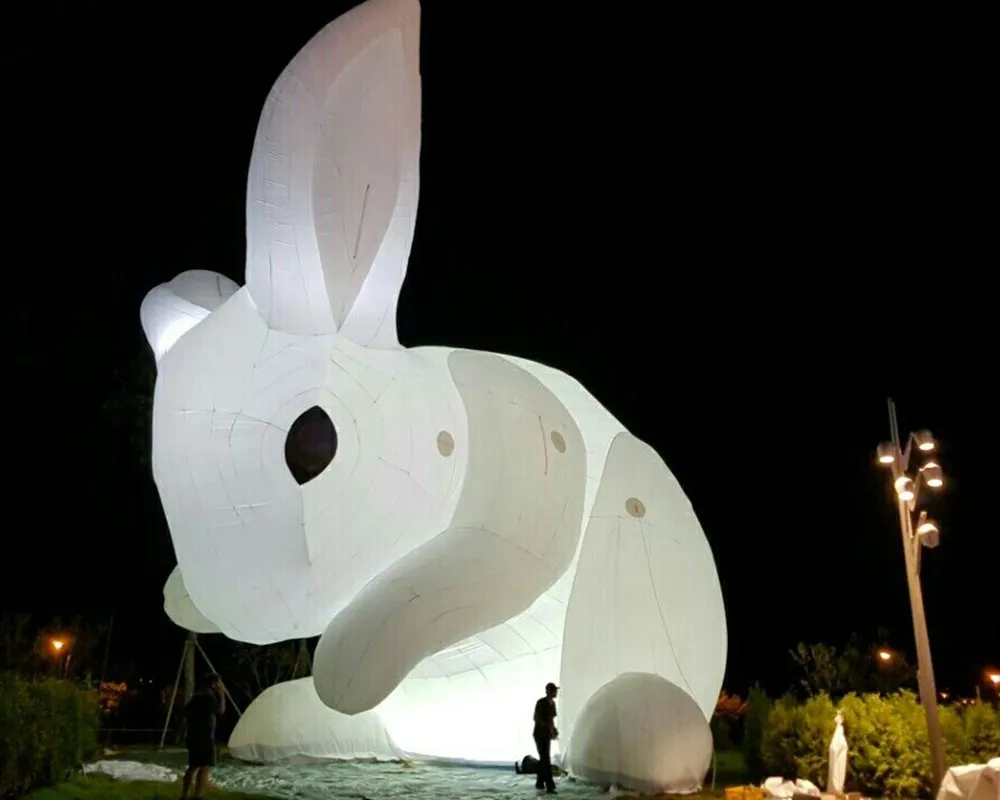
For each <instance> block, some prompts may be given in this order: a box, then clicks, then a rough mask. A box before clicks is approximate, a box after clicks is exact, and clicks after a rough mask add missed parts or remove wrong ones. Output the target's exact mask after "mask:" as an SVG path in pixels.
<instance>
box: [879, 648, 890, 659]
mask: <svg viewBox="0 0 1000 800" xmlns="http://www.w3.org/2000/svg"><path fill="white" fill-rule="evenodd" d="M878 657H879V659H880V660H881V661H892V653H891V652H890V651H888V650H879V651H878Z"/></svg>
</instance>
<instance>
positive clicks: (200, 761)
mask: <svg viewBox="0 0 1000 800" xmlns="http://www.w3.org/2000/svg"><path fill="white" fill-rule="evenodd" d="M225 713H226V690H225V687H223V685H222V679H221V678H220V677H219V676H218V675H215V674H214V673H213V674H211V675H206V676H205V680H204V681H203V683H202V686H201V688H200V689H199V690H198V691H197V692H195V693H194V695H192V697H191V699H190V700H189V701H188V704H187V705H186V706H185V707H184V720H185V722H186V723H187V737H186V741H185V744H186V745H187V751H188V768H187V772H185V773H184V791H183V794H181V798H182V800H184V798H187V797H188V793H189V792H190V791H191V784H192V783H194V795H192V797H191V800H201V797H202V796H203V795H204V794H205V789H207V788H208V777H209V775H210V774H211V772H212V767H214V766H215V719H216V717H218V716H219V715H221V714H225Z"/></svg>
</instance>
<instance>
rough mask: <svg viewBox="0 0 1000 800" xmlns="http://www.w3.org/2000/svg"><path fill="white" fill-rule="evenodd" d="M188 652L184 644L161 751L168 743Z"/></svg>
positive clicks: (161, 740) (161, 738)
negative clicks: (168, 733)
mask: <svg viewBox="0 0 1000 800" xmlns="http://www.w3.org/2000/svg"><path fill="white" fill-rule="evenodd" d="M187 651H188V643H187V642H184V650H183V651H182V652H181V663H180V664H178V665H177V678H176V679H175V680H174V692H173V694H171V695H170V705H169V706H168V707H167V719H166V721H165V722H164V723H163V735H162V736H160V749H161V750H162V749H163V743H164V742H165V741H167V728H169V727H170V717H171V716H173V713H174V701H175V700H176V699H177V690H178V689H179V688H180V685H181V673H182V672H183V671H184V665H185V664H186V663H187Z"/></svg>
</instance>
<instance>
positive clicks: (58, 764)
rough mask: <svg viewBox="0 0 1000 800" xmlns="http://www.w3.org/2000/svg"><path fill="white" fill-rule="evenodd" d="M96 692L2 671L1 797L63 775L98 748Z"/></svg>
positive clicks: (0, 697)
mask: <svg viewBox="0 0 1000 800" xmlns="http://www.w3.org/2000/svg"><path fill="white" fill-rule="evenodd" d="M98 713H99V712H98V698H97V695H96V693H94V692H90V691H86V690H83V689H80V688H79V687H77V686H76V685H74V684H72V683H70V682H68V681H62V680H56V679H54V678H48V679H45V680H26V679H24V678H21V677H19V676H17V675H14V674H9V673H8V674H0V796H8V795H15V796H16V795H18V794H21V793H23V792H27V791H29V790H31V789H33V788H35V787H36V786H40V785H44V784H47V783H53V782H55V781H58V780H63V779H64V778H65V777H66V776H67V775H68V774H69V772H70V771H72V770H73V769H74V768H75V767H77V766H79V765H80V764H81V763H82V762H83V761H85V760H88V759H91V758H92V757H93V756H94V755H95V754H96V752H97V729H98V724H99V715H98Z"/></svg>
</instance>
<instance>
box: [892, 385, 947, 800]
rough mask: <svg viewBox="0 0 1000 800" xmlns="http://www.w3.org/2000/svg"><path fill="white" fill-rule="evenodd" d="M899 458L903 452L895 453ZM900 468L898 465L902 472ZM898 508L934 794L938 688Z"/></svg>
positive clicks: (939, 750)
mask: <svg viewBox="0 0 1000 800" xmlns="http://www.w3.org/2000/svg"><path fill="white" fill-rule="evenodd" d="M895 412H896V409H895V406H894V405H893V403H892V400H890V401H889V425H890V427H891V429H892V435H893V441H895V443H896V446H897V448H898V447H899V445H900V441H899V433H898V429H897V427H896V413H895ZM897 455H898V456H899V458H900V459H902V452H901V451H900V452H899V453H898V454H897ZM902 467H903V465H902V464H900V468H901V469H902ZM896 505H897V507H898V508H899V530H900V533H901V534H902V537H903V557H904V560H905V563H906V583H907V586H908V587H909V591H910V611H911V612H912V614H913V637H914V639H915V641H916V645H917V683H918V684H919V686H920V702H921V703H922V704H923V707H924V715H925V716H926V717H927V738H928V739H929V740H930V746H931V770H932V772H933V775H934V786H933V787H932V790H931V792H932V794H933V795H936V794H937V791H938V789H939V788H940V786H941V783H942V781H944V774H945V757H944V742H943V739H942V736H941V723H940V720H939V719H938V706H937V688H936V687H935V685H934V665H933V662H932V661H931V645H930V640H929V639H928V636H927V617H926V616H925V614H924V595H923V591H922V589H921V586H920V573H919V571H918V568H917V553H916V551H915V548H916V547H920V543H919V542H917V541H915V539H914V535H913V518H912V517H911V515H910V507H909V503H907V502H906V501H905V500H901V499H899V497H898V496H897V498H896Z"/></svg>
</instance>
